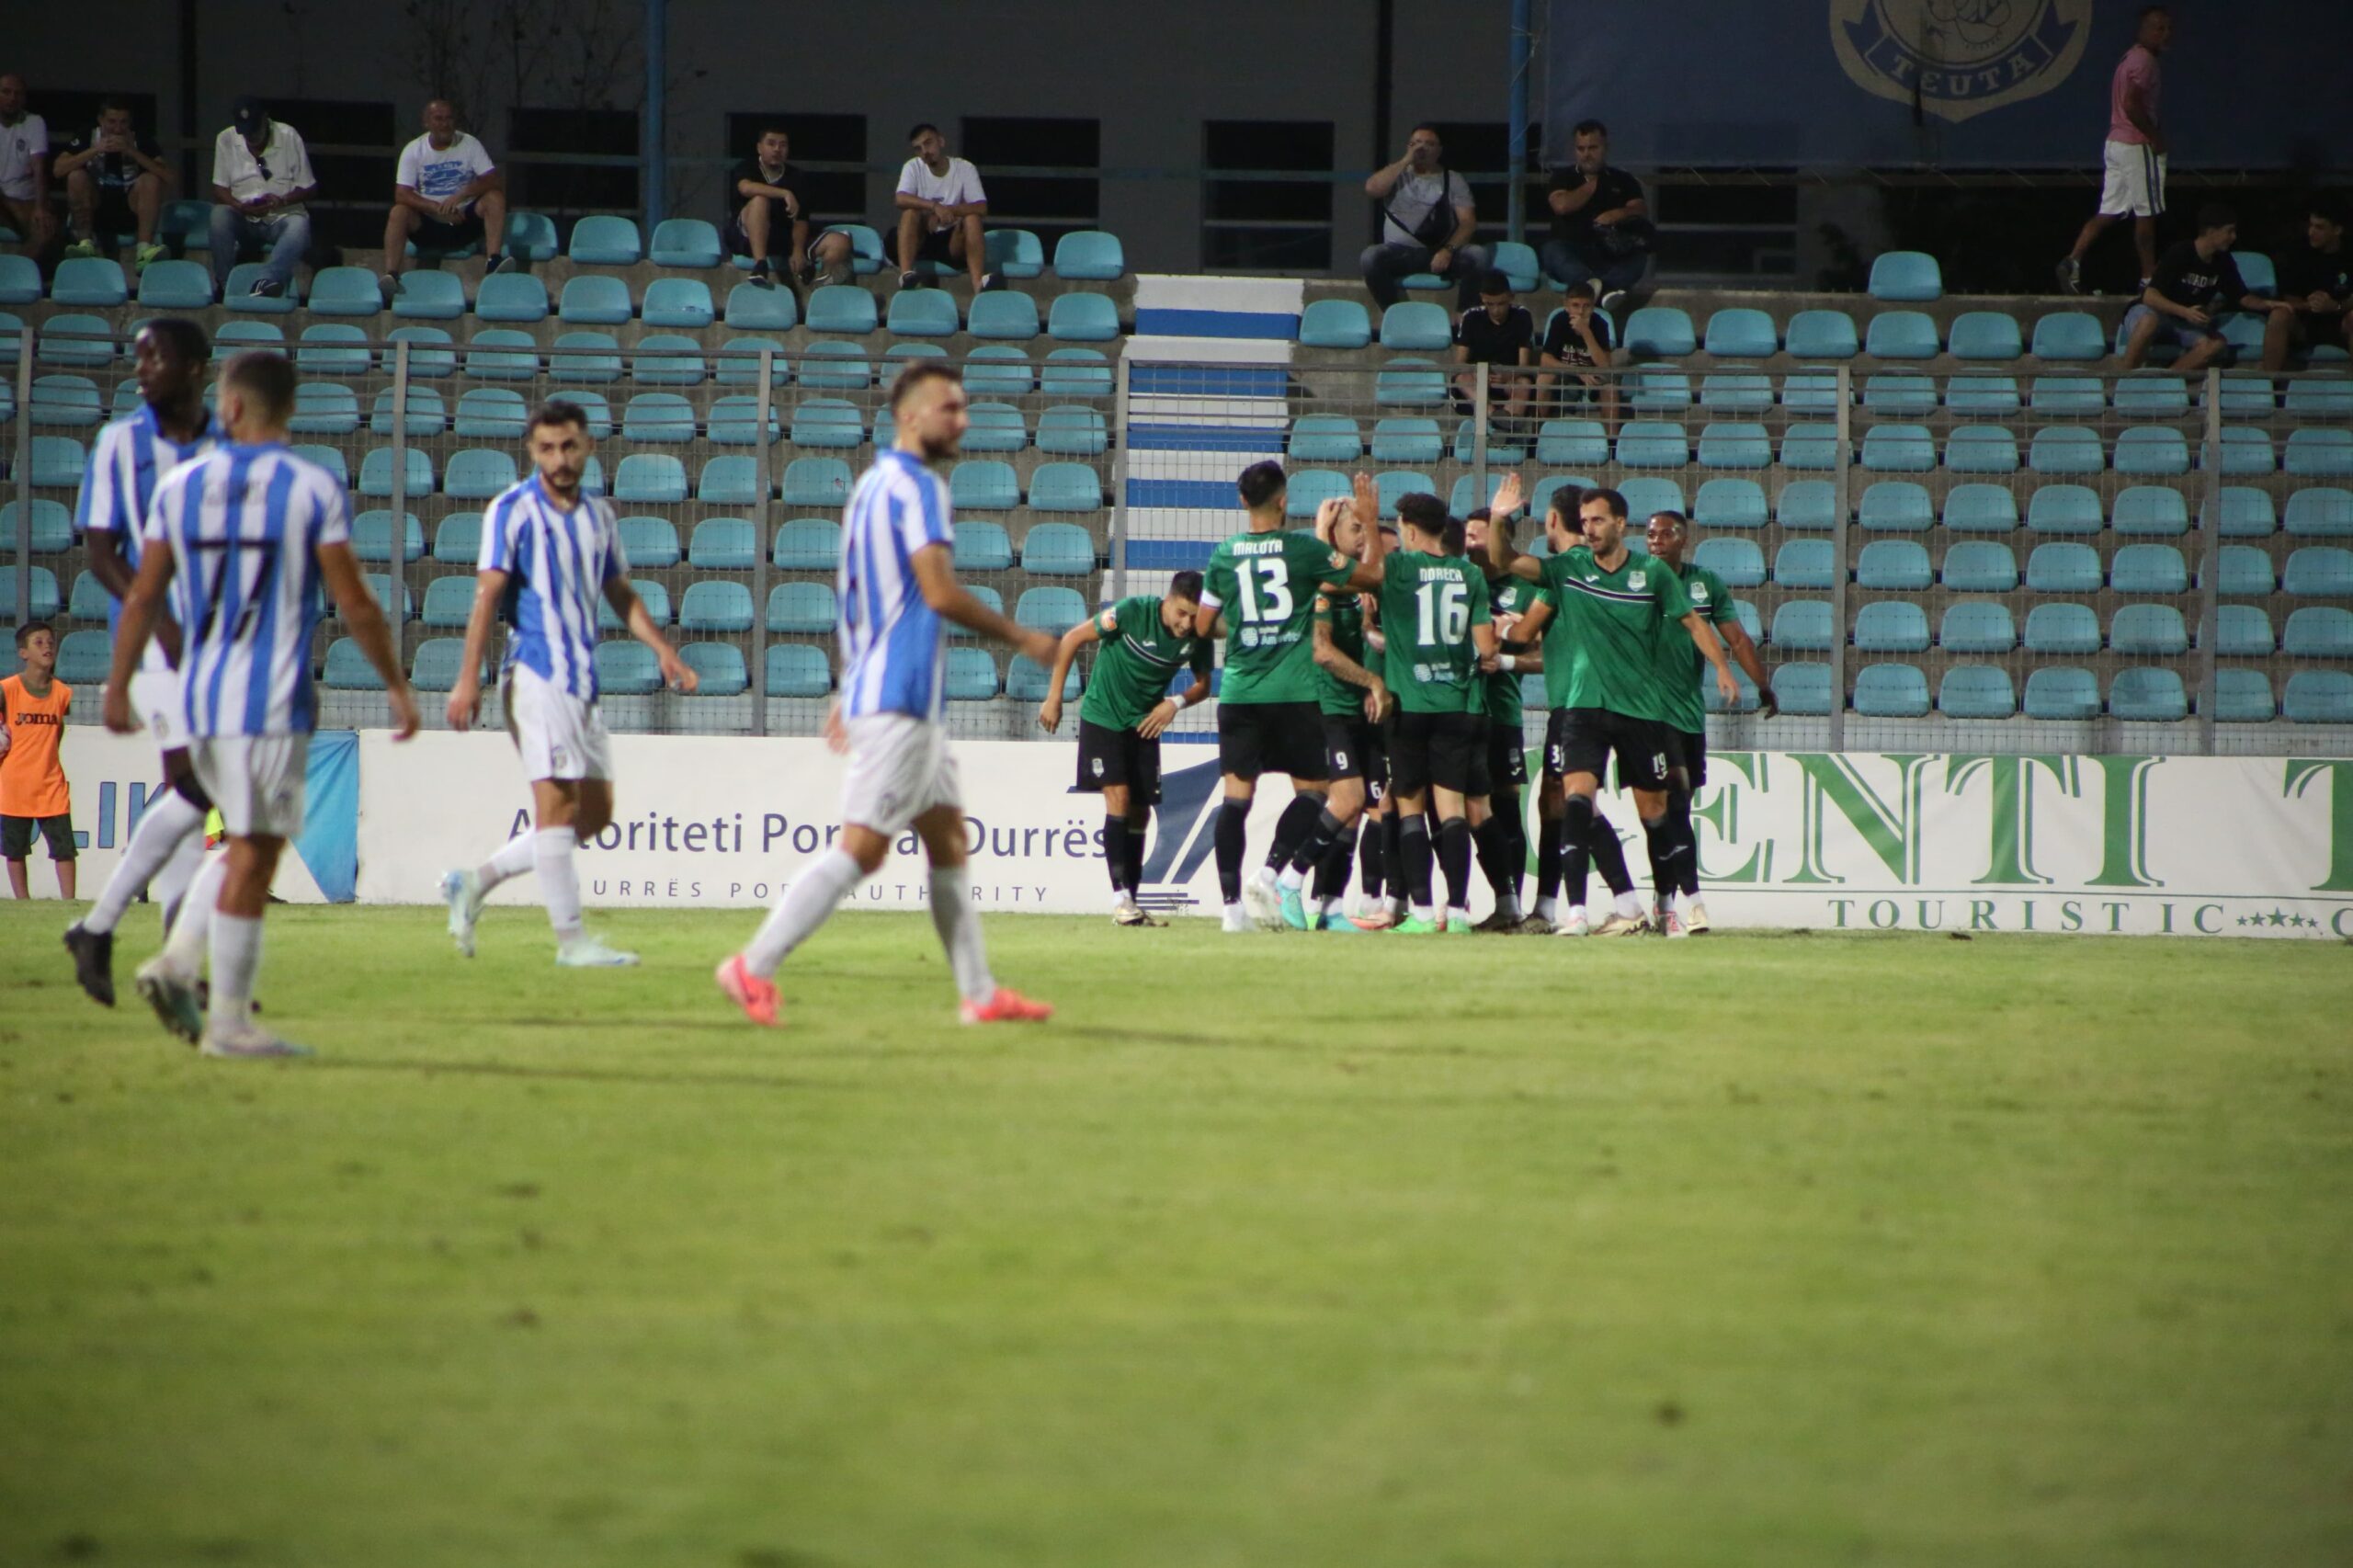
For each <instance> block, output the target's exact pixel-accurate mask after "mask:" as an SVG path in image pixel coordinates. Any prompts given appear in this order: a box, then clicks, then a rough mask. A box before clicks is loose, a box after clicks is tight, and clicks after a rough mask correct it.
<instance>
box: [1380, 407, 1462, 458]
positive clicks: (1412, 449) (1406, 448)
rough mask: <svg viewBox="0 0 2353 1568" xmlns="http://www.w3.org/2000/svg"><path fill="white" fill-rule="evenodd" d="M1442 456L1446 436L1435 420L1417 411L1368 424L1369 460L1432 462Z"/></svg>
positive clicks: (1444, 454) (1443, 454)
mask: <svg viewBox="0 0 2353 1568" xmlns="http://www.w3.org/2000/svg"><path fill="white" fill-rule="evenodd" d="M1445 456H1446V438H1445V437H1443V436H1441V435H1439V434H1438V421H1437V420H1435V419H1426V418H1423V417H1421V416H1420V415H1392V416H1391V417H1389V418H1387V419H1382V420H1380V421H1377V422H1376V423H1375V424H1374V425H1373V427H1372V460H1373V461H1374V462H1377V463H1434V462H1437V461H1438V460H1440V459H1442V458H1444V457H1445Z"/></svg>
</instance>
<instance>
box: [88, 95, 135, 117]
mask: <svg viewBox="0 0 2353 1568" xmlns="http://www.w3.org/2000/svg"><path fill="white" fill-rule="evenodd" d="M117 109H120V110H121V111H122V112H123V113H125V114H136V113H138V112H139V111H138V110H137V109H135V108H132V107H131V100H130V99H129V98H122V97H113V96H111V95H109V96H108V97H103V98H100V99H99V100H98V112H99V113H100V114H111V113H113V112H114V111H115V110H117Z"/></svg>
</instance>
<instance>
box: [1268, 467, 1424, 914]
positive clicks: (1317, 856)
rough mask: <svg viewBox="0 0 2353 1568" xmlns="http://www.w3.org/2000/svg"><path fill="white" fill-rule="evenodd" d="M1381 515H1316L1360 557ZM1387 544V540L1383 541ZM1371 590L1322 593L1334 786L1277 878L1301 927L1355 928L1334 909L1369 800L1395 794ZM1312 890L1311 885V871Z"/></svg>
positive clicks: (1320, 684) (1319, 525) (1347, 551)
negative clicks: (1370, 636) (1373, 653)
mask: <svg viewBox="0 0 2353 1568" xmlns="http://www.w3.org/2000/svg"><path fill="white" fill-rule="evenodd" d="M1378 527H1379V524H1378V521H1377V519H1374V518H1370V517H1364V516H1361V515H1359V514H1358V511H1357V509H1356V507H1354V506H1350V507H1348V508H1347V509H1346V510H1344V511H1338V512H1333V513H1329V514H1327V515H1325V516H1324V517H1319V518H1317V520H1316V530H1315V536H1316V538H1318V539H1319V540H1323V541H1324V543H1326V544H1328V545H1330V546H1331V547H1332V548H1333V549H1334V550H1336V551H1338V552H1339V553H1341V554H1342V555H1346V556H1349V557H1351V558H1353V559H1358V560H1361V559H1362V558H1363V556H1364V553H1365V551H1366V548H1367V546H1366V536H1367V535H1368V534H1370V533H1372V532H1374V531H1376V530H1377V529H1378ZM1383 543H1384V545H1385V544H1386V539H1385V538H1384V540H1383ZM1367 602H1368V601H1367V599H1366V597H1365V596H1363V595H1361V594H1358V593H1356V592H1354V591H1353V590H1351V589H1349V588H1347V587H1346V586H1338V587H1325V588H1323V589H1321V590H1319V591H1318V593H1317V594H1316V598H1315V619H1314V620H1313V625H1312V630H1311V645H1312V649H1313V657H1314V660H1315V679H1316V706H1317V707H1318V708H1320V709H1321V710H1323V715H1324V720H1323V722H1324V771H1325V773H1326V774H1327V776H1328V778H1329V780H1330V786H1331V787H1330V789H1329V790H1328V791H1327V792H1326V793H1325V795H1324V811H1323V813H1322V814H1321V815H1319V816H1318V817H1317V818H1316V820H1315V826H1314V828H1313V830H1312V831H1311V832H1310V833H1309V834H1308V835H1307V842H1306V844H1305V845H1304V846H1302V847H1301V849H1300V851H1299V853H1298V854H1297V855H1295V856H1294V857H1292V858H1291V862H1290V865H1288V866H1285V867H1284V868H1283V869H1282V872H1281V874H1280V875H1279V877H1278V878H1277V879H1276V883H1277V886H1278V887H1279V889H1280V890H1281V895H1282V913H1283V923H1284V924H1285V925H1287V926H1292V927H1294V928H1295V929H1298V930H1302V931H1321V930H1341V929H1346V930H1350V931H1353V930H1355V929H1356V927H1355V926H1350V925H1348V924H1347V922H1345V921H1342V920H1338V919H1336V917H1334V916H1333V915H1332V914H1331V910H1332V906H1333V905H1334V904H1336V903H1338V902H1339V899H1340V895H1341V893H1342V892H1344V891H1345V890H1346V889H1347V882H1348V862H1349V859H1350V858H1351V857H1352V856H1354V854H1355V853H1356V843H1355V836H1356V832H1357V825H1358V821H1359V819H1360V818H1361V817H1362V816H1363V814H1364V811H1365V807H1366V804H1367V803H1368V802H1369V801H1370V802H1374V803H1378V802H1381V801H1386V800H1387V798H1388V790H1389V752H1388V744H1387V742H1386V741H1385V739H1384V738H1383V736H1382V733H1381V722H1382V721H1383V720H1385V719H1387V718H1388V717H1389V715H1390V713H1391V712H1392V710H1394V708H1395V706H1396V704H1395V701H1394V699H1392V698H1391V696H1390V694H1389V688H1388V686H1387V684H1386V683H1385V682H1383V681H1382V679H1381V676H1380V674H1379V673H1378V672H1377V670H1376V669H1374V668H1370V667H1368V666H1369V665H1370V664H1374V663H1377V661H1371V660H1369V658H1368V655H1367V653H1366V649H1365V640H1364V631H1365V625H1364V622H1365V615H1364V607H1365V604H1366V603H1367ZM1311 870H1312V871H1313V874H1314V877H1315V885H1314V888H1313V892H1308V891H1307V877H1308V874H1309V872H1310V871H1311Z"/></svg>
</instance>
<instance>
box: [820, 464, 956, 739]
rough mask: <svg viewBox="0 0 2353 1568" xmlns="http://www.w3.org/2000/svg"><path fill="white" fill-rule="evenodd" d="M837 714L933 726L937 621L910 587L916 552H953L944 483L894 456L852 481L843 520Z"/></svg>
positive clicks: (938, 663) (937, 700)
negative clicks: (911, 719)
mask: <svg viewBox="0 0 2353 1568" xmlns="http://www.w3.org/2000/svg"><path fill="white" fill-rule="evenodd" d="M842 534H843V539H842V566H841V578H840V588H841V607H842V608H841V628H840V636H841V649H842V713H843V716H844V717H845V718H850V719H863V718H866V717H867V716H869V715H870V714H875V713H908V714H912V715H914V716H915V718H918V719H931V720H937V719H938V717H939V713H940V704H941V701H942V700H943V699H944V697H945V690H946V685H947V683H946V681H945V680H943V679H942V678H941V672H942V666H943V665H945V664H946V662H947V661H946V656H945V654H944V653H943V652H942V646H941V643H942V637H943V633H944V631H945V629H944V627H943V626H942V624H941V622H940V619H939V615H938V612H937V611H936V610H934V609H933V608H931V606H929V605H928V604H926V603H925V602H924V597H923V590H922V588H921V587H920V586H918V585H917V584H916V582H915V551H919V550H921V549H923V548H924V547H925V546H926V545H933V544H944V545H948V546H949V548H951V549H953V548H954V544H955V539H956V529H955V525H954V523H953V521H952V519H951V517H950V514H949V505H948V482H947V481H946V480H944V479H942V478H940V477H939V476H938V474H936V473H934V472H931V471H930V470H929V469H927V468H926V467H924V465H923V463H922V462H921V460H918V459H917V458H915V455H914V454H912V453H909V452H903V451H900V450H899V449H897V448H895V447H893V448H891V449H887V450H885V451H884V452H883V453H882V455H881V457H879V458H877V459H876V460H875V462H874V466H873V467H872V468H870V469H868V470H867V471H866V472H865V473H863V474H861V475H860V476H859V477H858V487H857V488H856V489H854V490H852V491H851V492H850V496H849V506H847V508H846V509H845V510H844V512H843V514H842Z"/></svg>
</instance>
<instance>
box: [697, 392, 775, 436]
mask: <svg viewBox="0 0 2353 1568" xmlns="http://www.w3.org/2000/svg"><path fill="white" fill-rule="evenodd" d="M706 417H707V418H708V420H709V423H708V425H707V426H706V427H705V433H706V434H707V435H708V436H709V437H710V441H711V444H712V445H713V446H720V447H756V446H758V445H759V444H760V400H759V399H758V398H756V397H748V396H745V395H742V394H740V393H739V394H736V395H734V396H731V397H721V398H713V399H712V400H711V403H710V412H709V414H708V415H707V416H706ZM782 434H783V426H782V424H781V422H780V421H779V415H778V412H777V409H776V406H775V405H774V404H773V403H771V404H770V405H769V408H768V426H767V438H768V439H769V440H771V441H774V440H776V439H778V438H779V437H780V436H781V435H782Z"/></svg>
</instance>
